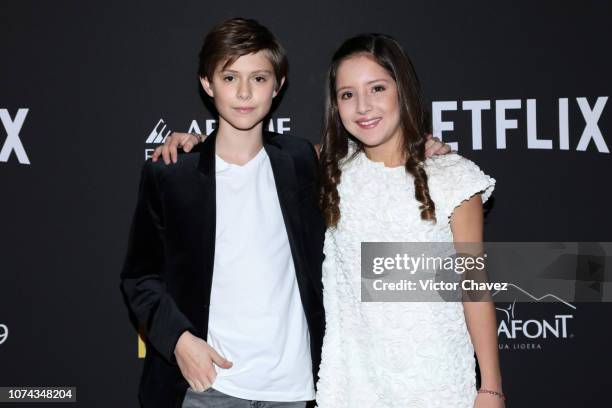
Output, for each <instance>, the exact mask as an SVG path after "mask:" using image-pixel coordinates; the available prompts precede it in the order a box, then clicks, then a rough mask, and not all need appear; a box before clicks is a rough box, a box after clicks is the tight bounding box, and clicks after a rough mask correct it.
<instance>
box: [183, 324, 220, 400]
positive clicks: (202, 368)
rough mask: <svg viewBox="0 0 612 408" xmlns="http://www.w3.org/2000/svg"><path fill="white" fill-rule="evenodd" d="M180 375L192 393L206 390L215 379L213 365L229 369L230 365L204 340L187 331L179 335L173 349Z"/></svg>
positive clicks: (215, 374)
mask: <svg viewBox="0 0 612 408" xmlns="http://www.w3.org/2000/svg"><path fill="white" fill-rule="evenodd" d="M174 355H175V357H176V362H177V363H178V366H179V368H180V369H181V374H182V375H183V377H184V378H185V380H187V382H188V383H189V386H191V388H192V389H193V390H194V391H197V392H202V391H204V390H206V389H208V388H209V387H210V386H211V385H212V383H213V382H214V381H215V378H217V371H216V370H215V366H214V364H216V365H218V366H219V367H221V368H230V367H231V366H232V363H231V362H229V361H227V360H226V359H225V358H223V357H221V356H220V355H219V353H217V352H216V351H215V350H214V349H213V348H212V347H210V346H209V345H208V343H206V342H205V341H204V340H202V339H201V338H199V337H196V336H194V335H193V334H191V333H190V332H188V331H185V332H184V333H183V334H181V337H179V339H178V341H177V342H176V347H175V349H174Z"/></svg>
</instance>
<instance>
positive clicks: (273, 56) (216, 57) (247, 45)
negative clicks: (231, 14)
mask: <svg viewBox="0 0 612 408" xmlns="http://www.w3.org/2000/svg"><path fill="white" fill-rule="evenodd" d="M259 51H266V52H267V54H268V58H269V59H270V62H271V63H272V67H273V68H274V76H275V77H276V83H277V84H278V85H280V83H281V79H282V78H284V77H285V76H286V75H287V69H288V62H287V55H286V54H285V50H284V49H283V47H282V46H281V44H280V43H279V42H278V40H277V39H276V37H275V36H274V34H272V32H270V30H268V29H267V28H266V27H264V26H263V25H261V24H259V23H258V22H257V21H255V20H252V19H246V18H232V19H230V20H225V21H223V22H222V23H220V24H218V25H216V26H215V27H214V28H213V29H212V30H210V32H209V33H208V34H207V35H206V38H205V39H204V44H203V45H202V49H201V50H200V65H199V67H198V75H199V76H200V77H202V78H203V77H206V78H208V79H209V80H212V77H213V74H214V72H215V69H216V68H217V65H218V64H219V63H222V62H224V64H223V69H225V68H226V67H228V66H229V65H231V64H233V63H234V62H235V61H236V60H237V59H238V58H240V57H242V56H243V55H247V54H253V53H256V52H259Z"/></svg>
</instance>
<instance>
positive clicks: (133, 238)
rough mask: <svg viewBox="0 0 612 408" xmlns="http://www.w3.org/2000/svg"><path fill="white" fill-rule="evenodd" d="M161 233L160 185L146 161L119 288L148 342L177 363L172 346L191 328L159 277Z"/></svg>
mask: <svg viewBox="0 0 612 408" xmlns="http://www.w3.org/2000/svg"><path fill="white" fill-rule="evenodd" d="M163 233H164V222H163V213H162V208H161V201H160V192H159V186H158V183H157V179H156V177H155V174H154V168H153V166H152V164H151V163H150V162H145V164H144V166H143V169H142V174H141V179H140V187H139V191H138V202H137V204H136V210H135V213H134V219H133V221H132V227H131V231H130V237H129V241H128V249H127V255H126V258H125V262H124V265H123V270H122V272H121V290H122V292H123V294H124V296H125V298H126V301H127V303H128V306H129V308H130V309H131V310H132V312H133V313H134V315H135V316H136V320H137V321H138V325H139V327H140V329H141V331H142V332H143V333H144V335H145V336H146V338H147V340H148V342H149V344H150V345H152V346H153V347H154V348H155V349H156V350H157V351H158V352H159V353H160V354H161V355H162V356H163V357H164V358H165V359H166V360H167V361H168V362H169V363H171V364H176V359H175V357H174V348H175V346H176V342H177V341H178V338H179V337H180V335H181V334H182V333H183V332H185V331H186V330H189V331H191V332H192V333H193V332H194V329H193V326H192V324H191V322H190V321H189V319H188V318H187V317H186V316H185V315H184V314H183V313H182V312H181V311H180V310H179V308H178V306H177V305H176V303H175V301H174V299H173V298H172V296H171V295H170V294H169V293H168V292H167V290H166V283H165V282H164V280H163V278H162V273H161V271H162V268H163V267H164V246H163V243H162V237H163Z"/></svg>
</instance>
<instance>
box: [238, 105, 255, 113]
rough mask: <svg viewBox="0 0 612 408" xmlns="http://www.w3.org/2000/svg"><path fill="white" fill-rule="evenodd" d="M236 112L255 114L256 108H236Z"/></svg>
mask: <svg viewBox="0 0 612 408" xmlns="http://www.w3.org/2000/svg"><path fill="white" fill-rule="evenodd" d="M234 110H235V111H236V112H238V113H242V114H247V113H251V112H253V111H254V110H255V108H249V107H247V106H239V107H237V108H234Z"/></svg>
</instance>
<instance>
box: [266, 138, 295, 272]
mask: <svg viewBox="0 0 612 408" xmlns="http://www.w3.org/2000/svg"><path fill="white" fill-rule="evenodd" d="M264 148H265V149H266V153H267V154H268V157H269V158H270V164H271V165H272V173H273V174H274V182H275V184H276V191H277V193H278V200H279V202H280V207H281V211H282V213H283V219H284V221H285V228H286V229H287V236H288V238H289V246H290V247H291V252H292V255H293V262H294V265H295V269H296V273H297V274H298V275H302V276H303V274H304V272H305V270H304V267H303V263H302V262H303V254H304V249H303V247H302V245H303V242H302V241H303V239H302V236H303V234H302V220H301V218H300V211H299V207H298V202H297V184H298V183H297V178H296V175H295V166H294V163H293V159H292V158H291V156H290V155H289V154H287V153H285V152H284V151H283V150H282V149H281V148H280V146H279V145H278V144H276V143H274V140H273V137H271V136H268V135H266V134H264Z"/></svg>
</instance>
